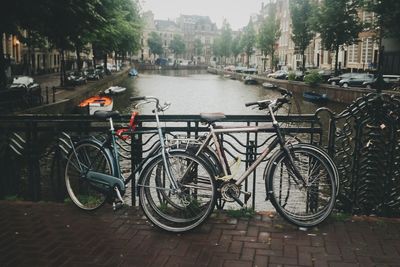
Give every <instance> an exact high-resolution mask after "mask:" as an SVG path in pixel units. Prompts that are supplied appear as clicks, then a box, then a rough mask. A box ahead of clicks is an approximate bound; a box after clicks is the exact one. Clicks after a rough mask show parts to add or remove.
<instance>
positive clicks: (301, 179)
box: [176, 90, 339, 227]
mask: <svg viewBox="0 0 400 267" xmlns="http://www.w3.org/2000/svg"><path fill="white" fill-rule="evenodd" d="M282 94H283V96H282V97H281V98H278V99H276V100H262V101H256V102H250V103H246V104H245V105H246V106H247V107H251V106H255V107H256V108H258V109H260V110H267V113H268V114H270V116H271V118H272V126H271V125H269V126H268V125H267V126H236V127H222V126H220V125H217V122H219V121H221V120H222V119H224V118H225V115H224V114H223V113H203V114H201V120H202V121H203V122H205V123H207V124H208V128H209V132H208V134H206V135H205V136H203V137H201V138H199V139H197V140H194V141H193V140H190V139H188V140H176V142H180V147H186V149H187V151H188V152H190V153H193V154H194V155H196V156H198V157H200V158H201V159H202V160H203V161H205V162H207V164H208V166H209V167H210V168H212V169H213V172H214V174H215V175H216V182H217V183H216V184H217V185H218V188H217V192H218V194H217V196H216V197H217V198H218V199H219V201H225V202H237V203H239V204H240V205H241V206H243V205H244V203H243V202H242V200H241V199H240V195H241V194H244V201H245V202H247V200H248V199H249V198H250V196H251V193H250V192H244V191H243V190H242V187H241V185H242V183H243V182H244V181H245V180H246V178H247V177H248V176H249V175H250V174H251V173H252V172H253V171H254V170H255V169H256V168H257V167H258V166H259V165H260V163H261V162H263V161H265V159H266V158H267V155H269V154H270V153H273V154H272V156H271V157H270V158H269V160H268V162H267V165H266V168H265V171H264V179H265V187H266V195H267V199H270V201H271V203H272V204H273V206H274V207H275V209H276V210H277V212H278V213H279V214H280V215H281V216H282V217H283V218H285V219H286V220H287V221H289V222H290V223H292V224H294V225H296V226H299V227H313V226H316V225H318V224H320V223H321V222H323V221H324V220H325V219H326V218H327V217H328V216H329V214H330V213H331V212H332V210H333V208H334V204H335V200H336V196H337V193H338V190H339V177H338V171H337V168H336V165H335V163H334V162H333V160H332V159H331V158H330V156H329V155H328V154H327V153H326V152H325V151H324V150H323V149H321V148H320V147H318V146H315V145H312V144H306V143H299V142H297V141H296V142H292V140H293V138H290V139H289V138H288V139H286V137H285V133H284V132H283V131H282V130H281V128H280V125H279V123H278V121H277V119H276V117H275V115H274V113H275V112H276V111H277V110H279V109H280V108H281V107H282V106H283V105H284V104H286V103H289V101H290V99H291V97H292V94H291V93H290V92H289V91H287V90H283V91H282ZM271 130H272V131H273V132H274V133H275V138H274V139H273V140H272V141H271V142H270V143H269V145H268V147H266V148H265V149H264V150H263V151H262V152H261V154H260V155H259V156H258V157H257V158H256V159H255V161H254V162H253V163H252V164H251V165H250V166H249V167H248V169H247V170H246V171H244V172H243V173H241V174H239V175H238V178H235V177H234V175H233V173H234V172H233V171H232V165H230V164H229V163H228V160H227V157H226V154H225V149H224V142H223V141H222V139H221V135H223V134H232V133H254V132H262V131H271ZM233 165H236V164H233Z"/></svg>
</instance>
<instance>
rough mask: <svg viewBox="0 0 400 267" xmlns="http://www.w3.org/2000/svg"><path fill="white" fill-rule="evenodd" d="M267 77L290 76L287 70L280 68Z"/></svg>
mask: <svg viewBox="0 0 400 267" xmlns="http://www.w3.org/2000/svg"><path fill="white" fill-rule="evenodd" d="M267 77H268V78H274V79H281V80H286V79H287V77H288V72H287V71H285V70H278V71H275V72H274V73H270V74H268V75H267Z"/></svg>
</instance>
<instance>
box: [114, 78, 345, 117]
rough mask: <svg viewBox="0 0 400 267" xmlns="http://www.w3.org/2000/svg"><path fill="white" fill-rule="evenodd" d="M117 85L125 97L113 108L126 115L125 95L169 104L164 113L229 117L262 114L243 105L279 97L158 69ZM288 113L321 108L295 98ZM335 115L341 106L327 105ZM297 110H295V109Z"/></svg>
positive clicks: (258, 88)
mask: <svg viewBox="0 0 400 267" xmlns="http://www.w3.org/2000/svg"><path fill="white" fill-rule="evenodd" d="M119 85H120V86H124V87H126V88H127V91H128V92H127V94H123V95H117V96H115V98H114V109H117V110H119V111H120V112H122V113H130V110H131V108H132V106H131V103H130V102H129V97H128V96H149V95H151V96H156V97H158V98H159V99H160V100H161V102H162V103H163V102H165V101H168V102H171V103H172V105H171V107H170V109H169V110H168V111H167V112H166V114H199V113H200V112H223V113H225V114H229V115H243V114H247V115H249V114H253V115H256V114H265V113H264V112H263V111H260V110H258V109H252V108H248V107H245V106H244V103H246V102H251V101H257V100H262V99H274V98H277V97H279V96H280V94H279V92H277V91H275V90H269V89H264V88H263V87H262V86H261V85H246V84H244V83H243V81H239V80H231V79H229V78H224V77H222V76H219V75H214V74H209V73H207V72H206V71H205V70H197V71H196V70H160V71H153V72H145V73H140V75H139V77H137V78H127V79H126V80H124V81H123V82H122V83H121V84H119ZM294 100H295V102H296V104H295V105H292V110H291V113H297V114H309V113H314V112H315V110H316V109H317V108H319V107H321V105H318V104H315V103H311V102H307V101H305V100H303V99H302V97H301V96H295V97H294ZM326 106H327V107H328V108H330V109H331V110H333V111H335V112H340V111H341V110H343V109H344V106H343V105H340V104H337V103H329V102H328V103H327V104H326ZM298 108H299V109H298ZM140 113H142V114H150V113H151V109H150V107H149V106H147V107H146V106H143V107H142V110H140Z"/></svg>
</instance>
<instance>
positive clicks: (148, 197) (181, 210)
mask: <svg viewBox="0 0 400 267" xmlns="http://www.w3.org/2000/svg"><path fill="white" fill-rule="evenodd" d="M167 160H168V164H169V168H170V170H171V175H172V176H174V177H178V179H177V181H178V185H179V192H173V191H172V190H171V184H170V181H169V179H168V177H167V174H166V172H165V171H166V170H165V167H164V162H163V158H162V155H159V156H157V157H156V158H154V159H153V160H151V162H149V163H148V164H147V165H146V166H145V168H144V170H143V171H142V173H141V175H140V179H139V182H138V187H139V202H140V206H141V208H142V210H143V211H144V213H145V215H146V217H147V218H148V219H149V220H150V221H151V222H152V223H153V224H154V225H155V226H157V227H158V228H161V229H163V230H166V231H169V232H185V231H189V230H192V229H194V228H196V227H198V226H199V225H201V224H202V223H203V222H204V221H205V220H206V219H207V218H208V217H209V216H210V214H211V213H212V211H213V210H214V206H215V201H216V186H215V181H214V176H213V172H212V170H211V169H210V167H209V166H208V165H207V164H205V163H204V162H203V161H202V159H201V158H199V157H196V156H194V155H192V154H190V153H186V152H184V151H173V150H172V151H169V152H168V155H167ZM189 167H190V169H188V168H189ZM188 170H189V175H186V176H185V179H182V178H183V177H182V175H183V174H185V173H186V174H187V173H188V172H187V171H188ZM172 203H173V204H172Z"/></svg>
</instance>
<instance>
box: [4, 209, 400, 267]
mask: <svg viewBox="0 0 400 267" xmlns="http://www.w3.org/2000/svg"><path fill="white" fill-rule="evenodd" d="M0 229H1V230H0V266H2V267H3V266H229V267H234V266H400V256H399V254H400V221H398V220H383V219H375V220H373V219H368V218H361V219H353V220H336V221H334V220H331V221H330V222H327V223H325V224H324V225H322V226H320V227H319V228H318V229H313V230H310V231H300V230H297V229H295V228H294V227H292V226H290V225H287V224H286V223H284V222H282V221H281V220H280V219H279V218H270V216H267V215H263V216H261V215H257V216H256V218H255V219H251V220H247V219H239V220H237V219H233V218H229V217H227V216H226V215H225V214H222V213H218V212H215V213H214V214H213V217H212V218H210V219H209V220H208V221H207V223H206V224H204V225H203V226H202V227H201V228H200V229H197V230H195V231H193V232H190V233H184V234H170V233H166V232H163V231H161V230H157V229H155V228H154V227H152V226H151V225H150V224H149V223H148V222H147V221H146V220H145V218H144V217H143V215H142V213H141V212H140V211H138V209H136V208H125V209H122V210H119V211H118V212H116V213H114V212H113V211H112V210H111V208H110V207H104V208H102V209H100V210H99V211H97V212H95V213H85V212H83V211H80V210H78V209H77V208H75V207H74V206H72V205H64V204H55V203H30V202H8V201H0Z"/></svg>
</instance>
